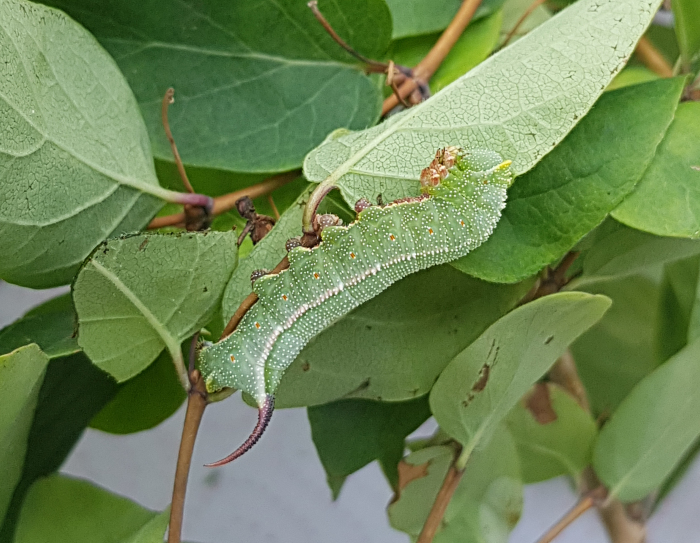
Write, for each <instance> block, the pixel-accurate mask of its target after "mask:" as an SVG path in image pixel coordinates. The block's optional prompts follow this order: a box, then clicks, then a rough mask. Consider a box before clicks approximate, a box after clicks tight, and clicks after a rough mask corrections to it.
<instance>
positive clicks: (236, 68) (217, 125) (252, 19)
mask: <svg viewBox="0 0 700 543" xmlns="http://www.w3.org/2000/svg"><path fill="white" fill-rule="evenodd" d="M49 3H51V4H52V5H54V6H56V7H59V8H61V9H63V10H65V11H66V12H67V13H68V14H69V15H71V16H73V17H75V19H76V20H78V21H80V22H81V23H82V24H84V25H85V26H86V27H87V29H88V30H90V31H91V32H92V33H93V34H94V35H95V36H96V37H97V39H98V40H100V43H101V44H102V45H103V46H104V47H105V48H106V49H107V51H109V52H110V53H111V55H112V56H113V57H114V58H115V60H116V62H117V64H119V67H120V68H121V69H122V71H123V72H124V74H125V76H126V78H127V80H128V81H129V84H130V85H131V88H132V89H134V94H135V95H136V98H137V99H138V102H139V105H140V106H141V111H142V113H143V116H144V119H145V120H146V125H147V127H148V132H149V134H150V136H151V141H152V144H153V148H154V154H155V155H156V156H157V157H158V158H162V159H165V160H172V154H171V151H170V147H169V145H168V141H167V140H166V138H165V137H164V135H163V127H162V124H161V118H160V103H161V100H162V98H163V94H164V92H165V90H166V89H167V88H168V87H170V86H172V87H174V88H175V91H176V93H175V100H176V101H175V104H174V105H173V106H172V107H171V109H170V112H169V116H170V125H171V128H172V131H173V134H174V135H175V138H176V140H177V144H178V147H179V149H180V153H181V154H182V156H183V159H184V160H185V161H186V162H187V163H189V164H193V165H197V166H207V167H213V168H221V169H228V170H235V171H240V172H243V171H247V172H269V171H283V170H288V169H292V168H295V167H298V166H299V165H300V164H301V161H302V159H303V158H304V155H305V154H306V153H307V152H308V151H309V150H311V149H312V148H313V147H314V146H316V145H318V144H319V143H320V142H321V140H322V139H323V138H324V137H325V135H326V134H327V133H328V132H330V131H331V130H333V129H336V128H338V127H348V128H355V129H359V128H364V127H366V126H370V125H372V124H374V123H375V122H376V120H377V118H378V116H379V111H380V106H381V103H380V98H381V96H380V93H379V89H378V88H377V86H376V85H375V83H374V82H373V81H372V80H371V79H370V78H369V77H367V76H366V75H365V74H364V73H363V71H362V68H363V67H362V66H361V65H359V64H358V62H357V61H356V60H355V59H354V58H352V57H351V56H350V55H349V54H348V53H346V52H345V51H344V50H343V49H342V48H341V47H339V46H338V44H337V43H335V42H334V41H333V40H332V39H331V37H330V36H329V35H328V34H327V33H326V31H325V30H324V29H323V27H322V26H321V25H320V24H319V23H318V21H316V19H315V18H314V16H313V14H312V12H311V10H309V8H307V7H306V2H301V1H299V0H263V1H261V2H254V3H251V2H224V3H222V2H220V1H218V0H204V1H200V0H184V1H183V2H180V3H178V5H177V9H175V8H174V7H173V5H172V3H171V2H170V1H169V0H145V1H143V2H132V1H131V0H110V1H108V2H105V1H103V0H77V1H76V0H49ZM319 9H320V10H321V11H322V12H323V14H324V15H325V16H326V18H327V19H328V20H329V22H330V23H331V25H333V27H334V28H335V30H336V31H337V32H338V34H339V35H340V36H342V37H343V39H345V40H346V41H347V42H348V43H350V44H351V45H352V46H353V47H355V48H357V49H359V50H360V51H361V52H362V53H364V54H365V55H367V56H369V57H380V56H381V55H382V54H383V53H384V51H385V50H386V48H387V47H388V45H389V40H390V37H391V16H390V13H389V10H388V8H387V6H386V4H385V3H384V2H383V1H382V0H337V1H334V2H331V1H329V0H326V1H324V0H321V1H320V2H319Z"/></svg>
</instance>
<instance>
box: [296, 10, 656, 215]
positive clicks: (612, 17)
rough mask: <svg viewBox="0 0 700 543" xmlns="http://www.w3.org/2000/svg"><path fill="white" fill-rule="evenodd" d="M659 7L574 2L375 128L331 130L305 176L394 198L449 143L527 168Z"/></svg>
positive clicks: (352, 194)
mask: <svg viewBox="0 0 700 543" xmlns="http://www.w3.org/2000/svg"><path fill="white" fill-rule="evenodd" d="M656 7H657V2H651V3H645V4H644V5H643V6H641V5H640V4H639V2H638V1H637V0H581V1H579V2H576V3H575V4H573V5H572V6H571V7H569V8H567V9H566V10H564V11H562V12H561V14H560V15H559V16H558V17H557V18H556V20H552V21H550V22H547V23H545V24H543V25H542V26H540V27H538V28H537V29H535V30H533V31H532V32H531V33H530V34H528V35H527V36H526V37H524V38H522V39H520V40H518V41H517V42H516V43H515V44H513V45H512V46H509V47H507V48H506V49H503V50H502V51H500V52H499V53H497V54H495V55H493V56H492V57H490V58H489V59H488V60H486V61H485V62H483V63H481V64H480V65H479V66H478V67H477V68H475V69H473V70H471V71H470V72H469V73H468V74H466V75H465V76H463V77H461V78H460V79H458V80H457V81H455V82H454V83H452V84H451V85H449V86H448V87H446V88H445V89H443V90H442V91H440V92H439V93H438V94H436V95H435V96H433V97H432V98H431V99H430V100H427V101H425V102H423V103H422V104H420V105H418V106H416V107H413V108H411V109H409V110H408V111H405V112H403V113H401V114H398V115H394V116H392V117H391V118H390V119H389V120H388V121H386V122H384V123H382V124H380V125H379V126H376V127H374V128H370V129H368V130H364V131H362V132H355V133H348V132H347V131H339V132H335V133H333V134H331V135H330V136H329V137H328V138H327V139H326V141H325V142H324V143H323V144H321V145H320V146H319V147H317V148H316V149H314V150H313V151H312V152H311V153H309V155H307V157H306V159H305V160H304V173H305V175H306V178H307V179H309V180H310V181H317V182H318V181H323V180H324V179H326V178H328V182H329V183H335V184H337V185H338V186H340V188H341V190H342V192H343V196H344V198H345V201H346V202H348V204H354V203H355V202H356V201H357V200H358V199H359V198H360V197H366V198H368V199H369V200H370V201H372V200H373V199H374V198H375V197H376V195H377V194H378V193H381V194H382V195H383V196H384V198H385V199H386V200H392V199H394V198H399V197H404V196H415V195H416V194H417V193H418V187H419V185H418V183H417V180H418V178H419V175H420V171H421V170H422V169H423V168H425V166H426V165H427V164H428V162H429V161H430V159H431V158H432V156H433V155H434V154H435V149H436V148H438V147H442V146H445V145H463V146H466V147H471V148H475V147H478V148H487V149H492V150H494V151H497V152H498V153H500V154H501V155H502V156H503V158H504V159H510V160H512V161H513V166H512V168H513V172H514V173H515V174H517V175H521V174H523V173H525V172H526V171H528V170H529V169H531V168H532V167H533V166H534V165H535V164H536V163H537V162H538V161H539V160H540V159H541V158H542V157H543V156H544V155H546V154H547V153H548V152H549V151H551V150H552V148H553V147H555V146H556V145H557V144H558V143H559V142H560V141H561V140H562V139H563V138H564V136H566V134H567V133H568V132H569V131H570V130H571V129H572V128H573V127H574V125H575V124H576V123H577V122H578V121H579V120H580V118H581V117H582V116H583V115H584V114H585V113H586V112H587V111H588V110H589V109H590V108H591V106H592V105H593V103H594V102H595V100H596V99H597V98H598V97H599V96H600V94H601V93H602V92H603V90H604V89H605V87H606V86H607V85H608V83H610V81H611V80H612V78H613V77H614V76H615V75H616V74H617V73H618V72H619V71H620V70H621V69H622V67H623V66H624V64H625V62H626V60H627V57H628V56H629V54H630V53H631V52H632V50H633V48H634V45H635V43H636V41H637V40H638V39H639V37H640V36H641V34H642V33H643V32H644V29H645V28H646V27H647V25H648V24H649V22H650V21H651V18H652V17H653V14H654V12H655V11H656ZM581 43H586V44H587V47H586V53H585V54H582V52H581ZM399 154H400V157H401V159H400V160H399V159H398V155H399Z"/></svg>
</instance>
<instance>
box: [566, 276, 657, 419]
mask: <svg viewBox="0 0 700 543" xmlns="http://www.w3.org/2000/svg"><path fill="white" fill-rule="evenodd" d="M585 289H586V291H587V292H590V293H591V294H602V295H604V296H608V297H609V298H611V299H612V301H613V304H612V307H611V308H610V309H609V310H608V312H607V313H606V314H605V315H604V316H603V318H602V319H601V320H600V322H598V323H597V324H596V325H595V326H593V327H592V328H591V329H590V330H588V331H587V332H586V333H585V334H583V335H582V336H581V337H580V338H578V339H577V340H576V341H575V342H574V344H573V345H572V346H571V353H572V354H573V357H574V360H576V366H577V368H578V372H579V376H580V377H581V380H582V381H583V384H584V386H585V388H586V391H587V392H588V400H589V402H590V404H591V410H592V411H593V414H594V415H595V416H600V415H604V416H605V415H609V414H610V413H612V412H613V411H614V410H615V408H616V407H617V406H618V405H619V404H620V402H621V401H622V400H624V398H625V397H626V396H627V395H628V394H629V392H630V391H631V390H632V388H634V386H635V385H636V384H637V383H638V382H639V381H640V380H641V379H643V378H644V377H645V376H646V375H648V374H649V373H651V372H652V371H653V370H654V369H655V368H656V367H657V366H658V365H659V363H660V362H661V360H660V359H659V358H658V357H657V356H656V344H655V340H656V334H657V330H658V323H659V287H658V285H657V284H655V283H654V282H652V281H651V280H649V279H648V278H646V277H642V276H628V277H622V278H618V279H614V280H610V281H601V282H598V283H593V284H591V285H588V286H586V287H585Z"/></svg>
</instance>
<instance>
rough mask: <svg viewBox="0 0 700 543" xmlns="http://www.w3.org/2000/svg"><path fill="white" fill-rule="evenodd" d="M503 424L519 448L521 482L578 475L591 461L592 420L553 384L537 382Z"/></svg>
mask: <svg viewBox="0 0 700 543" xmlns="http://www.w3.org/2000/svg"><path fill="white" fill-rule="evenodd" d="M505 423H506V425H507V426H508V429H509V430H510V433H511V435H512V436H513V439H514V440H515V446H516V448H517V449H518V456H519V457H520V470H521V472H522V477H523V482H524V483H527V484H529V483H538V482H540V481H545V480H547V479H551V478H552V477H557V476H559V475H571V476H572V477H578V476H579V475H580V473H581V471H583V468H585V467H586V466H587V465H588V464H589V463H590V460H591V454H592V452H593V441H594V440H595V437H596V433H597V429H596V424H595V421H594V420H593V419H592V418H591V415H590V414H589V413H586V411H584V410H583V408H582V407H581V406H580V405H579V404H578V403H577V402H576V400H575V399H574V398H573V397H572V396H571V395H570V394H568V393H567V392H565V391H564V390H562V389H561V388H559V387H558V386H556V385H553V384H551V383H548V384H541V385H537V386H536V387H535V389H534V390H533V391H532V392H531V393H530V394H529V395H528V396H527V397H526V398H525V400H523V401H522V402H519V403H518V404H516V406H515V407H514V408H513V409H512V410H511V412H510V413H508V416H507V417H506V418H505Z"/></svg>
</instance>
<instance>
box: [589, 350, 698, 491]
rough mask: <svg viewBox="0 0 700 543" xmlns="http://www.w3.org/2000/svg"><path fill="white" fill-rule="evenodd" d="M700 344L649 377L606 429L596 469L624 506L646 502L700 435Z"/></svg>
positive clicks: (598, 444)
mask: <svg viewBox="0 0 700 543" xmlns="http://www.w3.org/2000/svg"><path fill="white" fill-rule="evenodd" d="M698 359H700V341H694V342H693V343H691V344H690V345H688V346H687V347H686V348H685V349H683V350H682V351H680V352H679V353H678V354H676V355H675V356H673V357H672V358H671V359H669V360H668V361H667V362H666V363H664V364H663V365H662V366H660V367H659V368H658V369H657V370H655V371H654V372H653V373H652V374H651V375H649V376H648V377H646V378H644V380H642V381H641V382H640V383H639V384H638V385H637V386H636V387H635V388H634V390H633V391H632V392H631V393H630V395H629V396H628V397H627V398H625V400H624V401H623V402H622V404H620V407H618V409H617V411H615V413H614V414H613V416H612V419H611V420H610V421H609V422H608V423H607V424H606V425H605V426H604V427H603V429H602V430H601V432H600V435H599V438H598V441H597V442H596V445H595V450H594V456H593V467H594V468H595V470H596V473H597V474H598V476H599V477H600V478H601V480H602V481H603V482H604V483H605V484H606V486H607V487H608V488H609V490H610V495H611V496H613V497H616V498H618V499H620V500H622V501H623V502H630V501H636V500H640V499H642V498H644V496H646V495H647V494H648V493H649V492H651V491H652V490H654V489H655V488H657V487H658V486H659V485H661V483H662V482H663V481H664V479H665V478H666V477H667V476H668V475H669V474H670V473H671V472H672V470H673V468H674V466H675V465H676V464H677V463H678V462H679V461H680V460H681V458H682V457H683V455H684V453H685V452H686V451H687V450H688V449H689V448H690V447H691V446H692V444H693V442H694V441H695V440H696V439H697V437H698V436H699V435H700V417H698V413H700V395H699V394H698V393H697V391H698V388H700V364H698Z"/></svg>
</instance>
